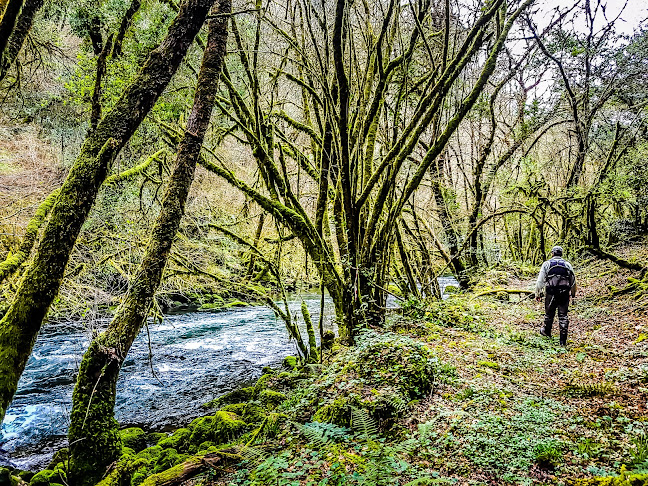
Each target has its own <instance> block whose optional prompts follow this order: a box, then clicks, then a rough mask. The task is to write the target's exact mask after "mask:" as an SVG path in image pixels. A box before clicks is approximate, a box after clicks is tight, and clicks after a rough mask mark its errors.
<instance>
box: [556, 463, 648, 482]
mask: <svg viewBox="0 0 648 486" xmlns="http://www.w3.org/2000/svg"><path fill="white" fill-rule="evenodd" d="M569 484H570V485H572V486H645V485H646V484H648V474H645V473H641V474H635V473H630V472H628V471H627V470H626V469H625V467H622V468H621V471H620V474H619V475H618V476H609V477H596V478H589V479H576V480H574V481H571V482H570V483H569Z"/></svg>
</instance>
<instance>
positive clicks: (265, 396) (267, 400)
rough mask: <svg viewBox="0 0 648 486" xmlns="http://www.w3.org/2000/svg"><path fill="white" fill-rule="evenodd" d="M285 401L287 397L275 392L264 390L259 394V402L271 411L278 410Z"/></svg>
mask: <svg viewBox="0 0 648 486" xmlns="http://www.w3.org/2000/svg"><path fill="white" fill-rule="evenodd" d="M285 399H286V395H284V394H283V393H281V392H277V391H274V390H263V391H262V392H261V393H259V401H260V402H261V403H263V405H264V406H266V407H268V408H269V409H274V408H276V407H277V406H278V405H279V404H280V403H281V402H283V401H284V400H285Z"/></svg>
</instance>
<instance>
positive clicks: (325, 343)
mask: <svg viewBox="0 0 648 486" xmlns="http://www.w3.org/2000/svg"><path fill="white" fill-rule="evenodd" d="M322 337H323V339H322V348H324V349H331V348H332V347H333V344H334V342H335V333H334V332H333V331H331V330H328V331H324V336H322Z"/></svg>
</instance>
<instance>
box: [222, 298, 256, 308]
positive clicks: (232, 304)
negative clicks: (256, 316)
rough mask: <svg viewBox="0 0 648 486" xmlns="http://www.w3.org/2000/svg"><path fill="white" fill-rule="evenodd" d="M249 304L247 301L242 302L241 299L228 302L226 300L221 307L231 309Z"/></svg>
mask: <svg viewBox="0 0 648 486" xmlns="http://www.w3.org/2000/svg"><path fill="white" fill-rule="evenodd" d="M249 305H250V304H248V303H247V302H243V301H241V300H232V301H230V302H227V303H226V304H225V305H224V306H223V307H224V308H225V309H231V308H233V307H248V306H249Z"/></svg>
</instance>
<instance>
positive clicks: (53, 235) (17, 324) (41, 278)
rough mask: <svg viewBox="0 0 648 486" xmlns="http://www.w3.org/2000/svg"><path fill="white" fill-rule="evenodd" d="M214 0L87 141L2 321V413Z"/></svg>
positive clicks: (185, 24) (200, 7)
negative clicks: (108, 188)
mask: <svg viewBox="0 0 648 486" xmlns="http://www.w3.org/2000/svg"><path fill="white" fill-rule="evenodd" d="M212 3H213V0H187V1H186V2H185V3H183V4H182V6H181V7H180V9H179V12H178V15H177V16H176V18H175V19H174V21H173V22H172V24H171V25H170V26H169V30H168V32H167V35H166V36H165V38H164V39H163V41H162V42H161V44H160V45H159V46H158V47H157V48H156V49H155V50H153V51H152V52H151V53H150V54H149V56H148V58H147V60H146V62H145V63H144V65H143V67H142V69H141V70H140V72H139V74H138V76H137V77H136V78H135V80H134V81H133V83H132V84H131V85H130V86H129V87H128V88H126V90H125V91H124V93H123V94H122V95H121V97H120V98H119V100H118V101H117V102H116V104H115V106H114V108H113V109H112V110H111V111H110V112H108V113H107V114H106V116H105V117H104V118H103V120H101V122H100V123H99V124H98V126H97V129H96V130H95V131H94V132H92V134H90V135H89V136H88V137H87V138H86V140H85V142H84V143H83V145H82V147H81V151H80V154H79V156H78V157H77V159H76V161H75V163H74V165H73V166H72V168H71V169H70V172H69V174H68V176H67V178H66V179H65V182H64V183H63V186H62V187H61V192H60V194H59V197H58V199H57V201H56V204H55V205H54V207H53V208H52V210H51V214H50V219H49V221H48V223H47V225H46V227H45V229H44V231H43V236H42V237H41V240H40V244H39V246H38V249H37V251H36V253H35V255H34V258H33V260H32V262H31V264H30V266H29V268H28V269H27V271H26V272H25V275H24V277H23V279H22V280H21V282H20V284H19V287H18V290H17V292H16V296H15V298H14V300H13V302H12V304H11V306H10V307H9V310H8V311H7V313H6V314H5V316H4V317H3V319H2V320H1V321H0V419H3V418H4V415H5V413H6V411H7V407H8V406H9V403H10V402H11V399H12V398H13V395H14V393H15V391H16V387H17V385H18V380H19V379H20V376H21V375H22V372H23V370H24V369H25V364H26V363H27V359H28V358H29V356H30V354H31V351H32V348H33V346H34V342H35V341H36V337H37V335H38V332H39V331H40V327H41V324H42V322H43V319H44V318H45V315H46V313H47V311H48V309H49V307H50V305H51V304H52V301H53V300H54V298H55V297H56V294H57V293H58V290H59V287H60V285H61V281H62V279H63V275H64V272H65V267H66V265H67V262H68V259H69V256H70V253H71V252H72V248H73V247H74V244H75V242H76V239H77V237H78V235H79V231H80V230H81V226H82V225H83V223H84V222H85V220H86V218H87V216H88V213H89V212H90V209H91V207H92V205H93V203H94V201H95V199H96V196H97V193H98V191H99V187H100V186H101V184H102V183H103V181H104V179H105V178H106V175H107V174H108V172H109V170H110V167H111V164H112V161H113V160H114V158H115V156H116V155H117V153H118V152H119V151H120V150H121V148H122V147H123V146H124V145H125V144H126V142H127V141H128V140H129V139H130V137H131V136H132V135H133V133H134V132H135V130H136V129H137V127H138V126H139V124H140V123H141V122H142V120H143V119H144V117H145V116H146V115H147V114H148V113H149V111H150V110H151V108H152V107H153V105H154V104H155V102H156V101H157V99H158V97H159V96H160V94H161V93H162V92H163V91H164V89H165V88H166V86H167V85H168V83H169V81H170V80H171V77H172V76H173V74H174V73H175V72H176V70H177V68H178V66H179V65H180V62H181V61H182V59H183V58H184V56H185V54H186V52H187V49H188V48H189V46H190V45H191V42H192V41H193V39H194V37H195V36H196V34H197V33H198V31H199V30H200V27H201V26H202V24H203V22H204V20H205V17H206V16H207V13H208V12H209V8H210V7H211V4H212Z"/></svg>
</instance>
